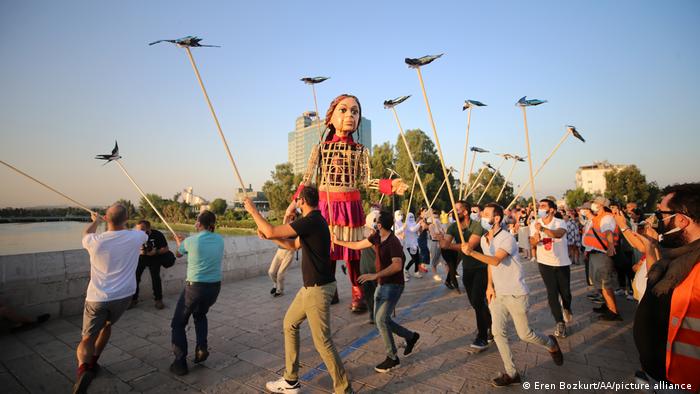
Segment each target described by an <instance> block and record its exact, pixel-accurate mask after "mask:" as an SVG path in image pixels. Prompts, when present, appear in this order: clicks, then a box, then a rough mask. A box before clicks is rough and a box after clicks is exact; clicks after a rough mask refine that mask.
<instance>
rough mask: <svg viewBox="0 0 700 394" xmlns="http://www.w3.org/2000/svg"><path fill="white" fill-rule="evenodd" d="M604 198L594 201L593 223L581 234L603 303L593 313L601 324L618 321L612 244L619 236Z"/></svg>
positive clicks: (594, 281) (606, 200) (592, 206)
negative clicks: (602, 321)
mask: <svg viewBox="0 0 700 394" xmlns="http://www.w3.org/2000/svg"><path fill="white" fill-rule="evenodd" d="M609 205H610V202H609V201H608V199H607V198H604V197H596V198H595V199H594V200H593V203H592V204H591V212H593V215H595V216H594V217H593V219H592V220H591V222H592V223H591V225H590V226H589V227H588V229H587V231H586V232H585V233H584V234H583V244H584V246H585V247H586V249H587V250H588V252H587V253H588V258H589V260H590V270H591V277H592V279H593V286H595V289H596V290H601V292H602V294H603V299H604V300H605V303H604V304H603V305H601V306H599V307H597V308H593V311H594V312H596V313H600V316H599V319H600V320H607V321H619V320H622V317H621V316H620V314H619V313H618V310H617V303H616V302H615V285H616V283H617V277H616V271H615V263H614V262H613V259H612V258H613V256H615V253H616V250H615V244H616V243H617V241H618V240H619V238H620V236H619V232H618V228H617V224H616V223H615V219H614V218H613V216H612V213H611V211H610V208H608V206H609Z"/></svg>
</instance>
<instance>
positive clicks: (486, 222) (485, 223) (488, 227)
mask: <svg viewBox="0 0 700 394" xmlns="http://www.w3.org/2000/svg"><path fill="white" fill-rule="evenodd" d="M481 227H483V228H484V230H486V231H491V229H492V228H493V223H491V219H487V218H481Z"/></svg>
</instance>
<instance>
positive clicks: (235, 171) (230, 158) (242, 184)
mask: <svg viewBox="0 0 700 394" xmlns="http://www.w3.org/2000/svg"><path fill="white" fill-rule="evenodd" d="M184 48H185V51H187V56H188V57H189V58H190V63H191V64H192V69H193V70H194V74H195V75H196V76H197V81H198V82H199V87H200V88H202V93H204V99H205V100H206V101H207V105H208V106H209V111H211V116H212V117H213V118H214V123H216V129H217V130H218V131H219V136H220V137H221V141H222V142H223V143H224V148H226V154H227V155H228V159H229V161H230V162H231V166H232V167H233V172H234V174H235V176H236V178H238V182H239V183H240V184H241V188H243V192H244V193H245V190H246V187H245V183H244V182H243V178H241V174H240V173H239V172H238V167H237V166H236V162H235V161H234V160H233V155H231V149H229V147H228V142H226V137H225V136H224V132H223V131H222V130H221V124H220V123H219V118H217V117H216V112H214V106H213V105H212V104H211V100H209V95H208V94H207V89H206V88H204V83H203V82H202V77H201V75H199V69H197V64H196V63H195V62H194V57H192V51H190V48H189V47H188V46H185V47H184Z"/></svg>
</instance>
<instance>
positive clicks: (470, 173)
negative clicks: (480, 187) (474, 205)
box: [462, 151, 477, 198]
mask: <svg viewBox="0 0 700 394" xmlns="http://www.w3.org/2000/svg"><path fill="white" fill-rule="evenodd" d="M476 153H477V152H476V151H474V154H473V155H472V163H471V164H470V165H469V173H468V174H467V183H466V184H465V185H464V186H465V188H464V192H465V193H466V192H468V191H469V188H470V187H471V179H472V171H474V163H475V162H476ZM462 197H463V198H467V196H466V195H464V196H462Z"/></svg>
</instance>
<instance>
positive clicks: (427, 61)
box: [404, 53, 444, 68]
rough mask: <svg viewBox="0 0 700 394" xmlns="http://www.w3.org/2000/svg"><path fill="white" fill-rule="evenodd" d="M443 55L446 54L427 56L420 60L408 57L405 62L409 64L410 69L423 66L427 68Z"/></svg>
mask: <svg viewBox="0 0 700 394" xmlns="http://www.w3.org/2000/svg"><path fill="white" fill-rule="evenodd" d="M442 55H444V53H441V54H439V55H427V56H423V57H419V58H410V57H407V58H406V59H405V60H404V62H406V64H408V67H410V68H418V67H421V66H425V65H426V64H430V63H432V62H433V60H435V59H437V58H439V57H441V56H442Z"/></svg>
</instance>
